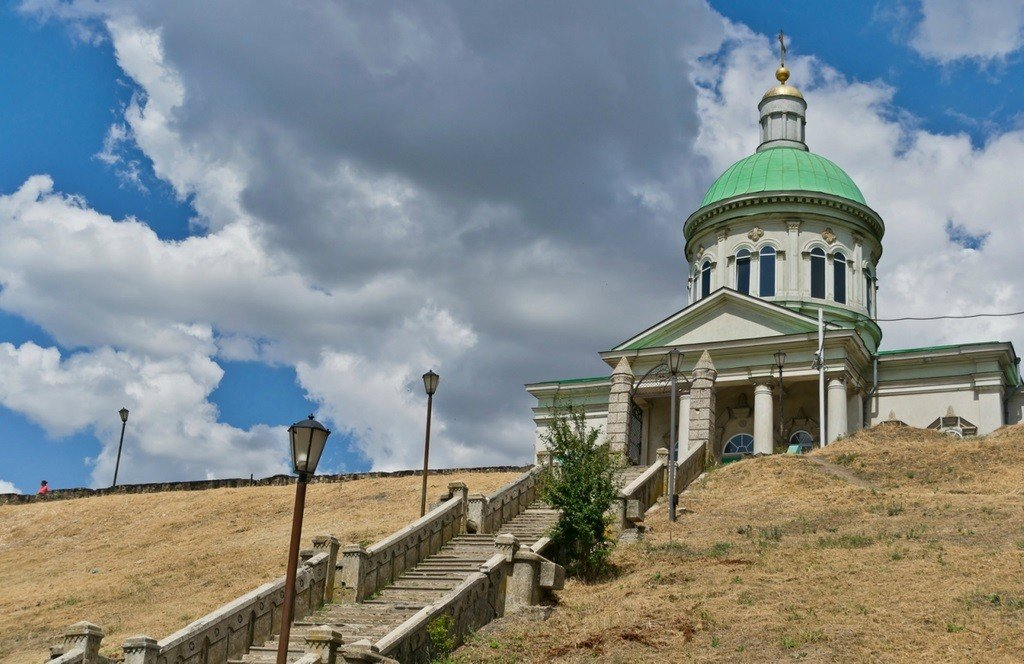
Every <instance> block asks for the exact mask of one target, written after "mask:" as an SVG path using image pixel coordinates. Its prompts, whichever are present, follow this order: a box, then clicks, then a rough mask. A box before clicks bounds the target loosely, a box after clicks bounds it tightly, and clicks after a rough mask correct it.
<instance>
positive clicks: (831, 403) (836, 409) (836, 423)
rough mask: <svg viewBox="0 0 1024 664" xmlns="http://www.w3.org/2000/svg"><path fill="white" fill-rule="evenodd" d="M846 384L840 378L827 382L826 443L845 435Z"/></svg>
mask: <svg viewBox="0 0 1024 664" xmlns="http://www.w3.org/2000/svg"><path fill="white" fill-rule="evenodd" d="M846 426H847V420H846V384H845V383H844V382H843V379H842V378H833V379H831V380H830V381H828V442H830V443H831V442H834V441H835V440H836V439H837V438H839V437H840V436H845V435H846Z"/></svg>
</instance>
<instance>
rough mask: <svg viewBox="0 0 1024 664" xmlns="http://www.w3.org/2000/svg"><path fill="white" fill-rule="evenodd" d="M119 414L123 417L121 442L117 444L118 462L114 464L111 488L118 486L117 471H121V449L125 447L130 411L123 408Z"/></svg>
mask: <svg viewBox="0 0 1024 664" xmlns="http://www.w3.org/2000/svg"><path fill="white" fill-rule="evenodd" d="M117 414H118V415H120V416H121V440H120V441H119V442H118V443H117V461H116V462H115V463H114V483H113V484H111V485H110V486H111V487H115V486H117V471H119V470H120V469H121V448H122V447H124V428H125V427H126V426H128V409H127V408H122V409H121V410H119V411H117Z"/></svg>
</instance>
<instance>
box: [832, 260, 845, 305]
mask: <svg viewBox="0 0 1024 664" xmlns="http://www.w3.org/2000/svg"><path fill="white" fill-rule="evenodd" d="M832 299H833V300H835V301H836V302H838V303H839V304H846V256H844V255H843V253H842V252H841V251H837V252H836V253H835V254H834V255H833V256H832Z"/></svg>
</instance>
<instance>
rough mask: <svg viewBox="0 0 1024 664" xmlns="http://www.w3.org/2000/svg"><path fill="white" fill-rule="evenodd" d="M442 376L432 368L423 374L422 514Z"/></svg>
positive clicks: (425, 511)
mask: <svg viewBox="0 0 1024 664" xmlns="http://www.w3.org/2000/svg"><path fill="white" fill-rule="evenodd" d="M440 380H441V377H440V376H438V375H437V374H436V373H434V370H433V369H431V370H430V371H428V372H427V373H425V374H423V389H424V390H426V392H427V433H426V436H425V437H424V439H423V490H422V491H421V492H420V516H423V515H424V514H426V513H427V469H428V468H429V467H430V415H431V411H432V410H433V408H434V392H437V383H438V382H439V381H440Z"/></svg>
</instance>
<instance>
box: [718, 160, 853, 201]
mask: <svg viewBox="0 0 1024 664" xmlns="http://www.w3.org/2000/svg"><path fill="white" fill-rule="evenodd" d="M762 191H814V192H819V193H823V194H830V195H832V196H839V197H840V198H848V199H850V200H852V201H856V202H858V203H860V204H862V205H867V203H866V202H865V201H864V195H863V194H862V193H860V189H858V188H857V185H856V184H854V183H853V180H851V179H850V176H849V175H847V174H846V173H845V172H844V171H843V169H841V168H839V167H838V166H836V165H835V164H834V163H832V162H831V161H829V160H828V159H825V158H824V157H820V156H818V155H816V154H812V153H810V152H805V151H804V150H798V149H796V148H770V149H768V150H763V151H762V152H755V153H754V154H752V155H750V156H749V157H745V158H743V159H740V160H739V161H737V162H736V163H735V164H733V165H732V166H730V167H729V168H728V169H726V171H725V172H724V173H722V175H721V176H720V177H719V178H718V179H717V180H715V183H714V184H713V185H711V188H710V189H708V193H707V194H705V195H704V200H703V201H701V204H700V206H701V207H704V206H705V205H711V204H712V203H717V202H718V201H721V200H725V199H726V198H732V197H733V196H742V195H743V194H755V193H759V192H762Z"/></svg>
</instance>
